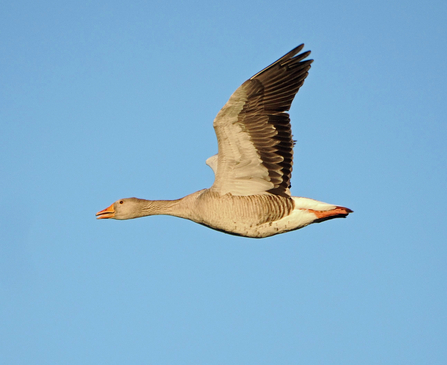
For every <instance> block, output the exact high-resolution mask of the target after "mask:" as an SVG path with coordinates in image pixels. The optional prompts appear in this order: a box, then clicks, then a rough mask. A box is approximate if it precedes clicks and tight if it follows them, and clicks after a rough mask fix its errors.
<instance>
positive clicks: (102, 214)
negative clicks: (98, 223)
mask: <svg viewBox="0 0 447 365" xmlns="http://www.w3.org/2000/svg"><path fill="white" fill-rule="evenodd" d="M113 217H115V208H114V204H112V205H111V206H110V207H107V208H106V209H104V210H101V211H99V212H98V213H96V218H97V219H107V218H113Z"/></svg>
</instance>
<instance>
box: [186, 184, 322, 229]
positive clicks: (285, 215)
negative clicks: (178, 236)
mask: <svg viewBox="0 0 447 365" xmlns="http://www.w3.org/2000/svg"><path fill="white" fill-rule="evenodd" d="M294 205H295V204H294V201H293V199H292V198H285V197H281V196H278V195H273V194H263V195H252V196H233V195H231V194H226V195H223V196H221V195H218V194H216V193H213V192H212V191H209V190H205V191H203V192H202V194H200V195H199V196H198V197H197V199H196V202H195V209H194V213H195V214H194V216H193V217H191V218H190V219H192V220H193V221H195V222H197V223H200V224H203V225H205V226H208V227H210V228H213V229H216V230H218V231H223V232H226V233H229V234H234V235H239V236H245V237H253V238H263V237H268V236H273V235H275V234H279V233H283V232H287V231H291V230H294V229H298V228H301V227H304V226H305V225H307V224H309V223H310V222H311V221H312V220H314V219H315V216H314V215H313V214H312V213H308V212H305V211H301V210H299V211H296V210H294ZM303 223H305V224H303Z"/></svg>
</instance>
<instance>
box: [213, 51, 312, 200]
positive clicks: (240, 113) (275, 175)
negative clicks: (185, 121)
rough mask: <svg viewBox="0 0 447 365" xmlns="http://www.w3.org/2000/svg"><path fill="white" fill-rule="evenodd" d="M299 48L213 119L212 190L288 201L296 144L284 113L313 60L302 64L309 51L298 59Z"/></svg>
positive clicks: (253, 79) (257, 78)
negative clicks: (215, 144) (215, 153)
mask: <svg viewBox="0 0 447 365" xmlns="http://www.w3.org/2000/svg"><path fill="white" fill-rule="evenodd" d="M303 47H304V44H302V45H300V46H298V47H296V48H294V49H293V50H291V51H290V52H289V53H287V54H286V55H284V56H283V57H281V58H280V59H279V60H277V61H276V62H274V63H272V64H271V65H270V66H268V67H266V68H265V69H263V70H262V71H260V72H258V73H257V74H256V75H254V76H253V77H251V78H250V79H248V80H247V81H245V82H244V83H243V84H242V85H241V86H240V87H239V88H238V89H237V90H236V91H235V92H234V93H233V95H231V97H230V99H229V100H228V102H227V103H226V104H225V105H224V107H223V108H222V109H221V110H220V111H219V113H218V114H217V116H216V118H215V119H214V130H215V132H216V136H217V142H218V157H217V170H215V169H214V168H213V170H215V175H216V176H215V180H214V184H213V186H212V187H211V189H212V190H213V191H216V192H219V193H220V194H222V195H223V194H226V193H231V194H233V195H254V194H262V193H265V192H269V193H273V194H277V195H282V196H290V191H289V188H290V177H291V173H292V163H293V145H294V142H293V140H292V132H291V127H290V118H289V114H288V113H286V112H287V111H288V110H289V109H290V106H291V104H292V101H293V99H294V97H295V95H296V93H297V92H298V90H299V88H300V87H301V85H303V83H304V80H305V79H306V77H307V75H308V71H309V69H310V65H311V63H312V61H313V60H304V59H305V58H306V57H308V56H309V54H310V51H308V52H304V53H301V54H299V55H296V54H297V53H299V52H300V51H301V50H302V49H303ZM295 55H296V56H295ZM303 60H304V61H303Z"/></svg>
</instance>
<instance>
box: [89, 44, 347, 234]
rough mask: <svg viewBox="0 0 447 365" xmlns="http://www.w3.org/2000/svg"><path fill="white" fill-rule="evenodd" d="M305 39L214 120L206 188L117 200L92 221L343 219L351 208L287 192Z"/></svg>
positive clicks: (269, 223) (259, 224)
mask: <svg viewBox="0 0 447 365" xmlns="http://www.w3.org/2000/svg"><path fill="white" fill-rule="evenodd" d="M303 47H304V44H301V45H299V46H298V47H296V48H294V49H292V50H291V51H290V52H289V53H287V54H286V55H284V56H283V57H281V58H280V59H279V60H277V61H276V62H274V63H272V64H271V65H270V66H267V67H266V68H264V69H263V70H261V71H259V72H258V73H257V74H255V75H254V76H252V77H251V78H250V79H248V80H247V81H245V82H244V83H243V84H242V85H241V86H240V87H239V88H238V89H237V90H236V91H235V92H234V93H233V95H231V97H230V99H229V100H228V102H227V103H226V104H225V105H224V107H223V108H222V109H221V110H220V111H219V113H218V114H217V116H216V118H215V119H214V130H215V132H216V136H217V143H218V153H217V155H214V156H212V157H210V158H209V159H208V160H207V161H206V163H207V165H209V166H210V167H211V168H212V169H213V171H214V174H215V180H214V184H213V185H212V186H211V188H209V189H203V190H199V191H197V192H195V193H192V194H190V195H187V196H185V197H184V198H181V199H177V200H144V199H137V198H126V199H120V200H118V201H116V202H115V203H113V204H112V205H110V206H109V207H108V208H106V209H104V210H101V211H100V212H98V213H97V214H96V216H97V218H98V219H106V218H114V219H132V218H138V217H144V216H149V215H156V214H167V215H172V216H176V217H181V218H185V219H190V220H192V221H194V222H196V223H200V224H203V225H205V226H207V227H210V228H213V229H216V230H218V231H222V232H225V233H229V234H234V235H239V236H245V237H253V238H263V237H269V236H273V235H276V234H279V233H284V232H288V231H293V230H296V229H299V228H302V227H305V226H307V225H309V224H311V223H318V222H323V221H326V220H328V219H332V218H345V217H346V216H347V215H348V214H349V213H351V212H352V210H350V209H348V208H344V207H341V206H337V205H333V204H327V203H323V202H320V201H317V200H313V199H309V198H302V197H295V196H291V194H290V177H291V173H292V163H293V161H292V159H293V146H294V141H293V140H292V133H291V126H290V118H289V114H288V113H287V111H288V110H289V109H290V106H291V104H292V101H293V99H294V97H295V95H296V93H297V92H298V90H299V88H300V87H301V85H303V83H304V80H305V79H306V77H307V75H308V71H309V69H310V66H311V63H312V62H313V60H309V59H308V60H305V59H306V58H307V57H308V56H309V54H310V51H307V52H303V53H301V54H298V53H299V52H300V51H301V50H302V49H303Z"/></svg>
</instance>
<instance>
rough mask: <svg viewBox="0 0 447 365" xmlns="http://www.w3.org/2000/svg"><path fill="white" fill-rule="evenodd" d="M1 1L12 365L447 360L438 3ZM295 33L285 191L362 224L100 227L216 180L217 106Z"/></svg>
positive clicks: (1, 304)
mask: <svg viewBox="0 0 447 365" xmlns="http://www.w3.org/2000/svg"><path fill="white" fill-rule="evenodd" d="M0 10H1V11H0V19H1V21H0V34H1V37H0V49H1V51H0V69H1V72H0V85H1V87H0V156H1V157H0V203H1V209H0V227H1V230H0V233H1V237H2V238H1V241H0V242H1V243H0V363H2V364H379V363H380V364H422V363H424V364H444V363H445V359H446V357H447V350H446V349H447V343H446V342H447V341H446V340H447V317H446V313H447V308H446V307H447V290H446V289H447V287H446V279H447V265H446V259H447V248H446V247H447V225H446V223H445V218H444V217H445V207H446V204H447V194H446V186H447V168H446V167H447V147H446V146H447V144H446V137H447V123H446V115H447V103H446V100H447V92H446V85H447V63H446V61H445V60H446V59H447V47H446V39H447V25H446V21H445V19H446V14H447V5H446V3H445V1H424V2H422V1H410V2H389V1H380V0H379V1H375V2H356V1H341V2H329V1H312V2H302V1H295V0H294V1H288V0H286V1H282V2H280V3H278V2H274V1H270V2H268V1H265V2H256V1H244V0H242V1H225V2H210V1H197V2H185V1H165V2H158V3H157V2H147V1H131V2H127V3H124V2H115V1H108V2H106V1H88V2H85V1H76V2H74V1H65V2H59V1H45V0H44V1H39V2H35V1H14V2H9V3H7V4H6V3H4V4H2V5H1V6H0ZM300 43H305V44H306V46H305V49H306V50H307V49H309V50H311V51H312V58H313V59H314V60H315V62H314V63H313V65H312V69H311V71H310V74H309V77H308V78H307V80H306V82H305V84H304V86H303V87H302V88H301V90H300V92H299V94H298V96H297V98H296V99H295V102H294V104H293V106H292V109H291V111H290V113H291V119H292V127H293V132H294V138H295V139H296V140H297V141H298V142H297V145H296V148H295V163H294V172H293V177H292V193H293V194H294V195H297V196H305V197H310V198H314V199H318V200H321V201H326V202H329V203H335V204H340V205H344V206H346V207H349V208H351V209H353V210H354V211H355V213H354V214H352V215H350V216H349V217H348V218H347V219H345V220H332V221H328V222H324V223H323V224H315V225H313V226H310V227H307V228H305V229H303V230H299V231H296V232H291V233H288V234H284V235H279V236H275V237H272V238H268V239H264V240H252V239H246V238H240V237H234V236H230V235H225V234H223V233H220V232H216V231H213V230H210V229H207V228H205V227H203V226H200V225H197V224H194V223H192V222H188V221H185V220H181V219H177V218H173V217H163V216H159V217H149V218H143V219H137V220H132V221H112V220H110V221H97V220H96V219H95V213H96V212H97V211H98V210H101V209H104V208H105V207H107V206H108V205H110V204H111V203H112V202H113V201H115V200H117V199H120V198H123V197H131V196H136V197H140V198H147V199H174V198H179V197H181V196H184V195H187V194H189V193H191V192H194V191H196V190H199V189H202V188H205V187H209V186H210V185H211V184H212V183H213V174H212V171H211V169H209V168H208V167H207V166H206V165H205V160H206V158H208V157H209V156H211V155H213V154H215V153H216V152H217V143H216V139H215V135H214V131H213V128H212V121H213V119H214V117H215V115H216V114H217V112H218V111H219V109H220V108H221V107H222V106H223V105H224V103H225V102H226V101H227V99H228V98H229V96H230V95H231V93H232V92H233V91H234V90H235V89H236V88H237V87H238V86H239V85H240V84H241V83H242V82H243V81H245V80H246V79H247V78H248V77H250V76H252V75H253V74H255V73H256V72H258V71H259V70H261V69H262V68H263V67H265V66H267V65H268V64H270V63H271V62H273V61H274V60H276V59H277V58H279V57H280V56H282V55H283V54H284V53H286V52H287V51H289V50H290V49H292V48H293V47H295V46H296V45H298V44H300Z"/></svg>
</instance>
